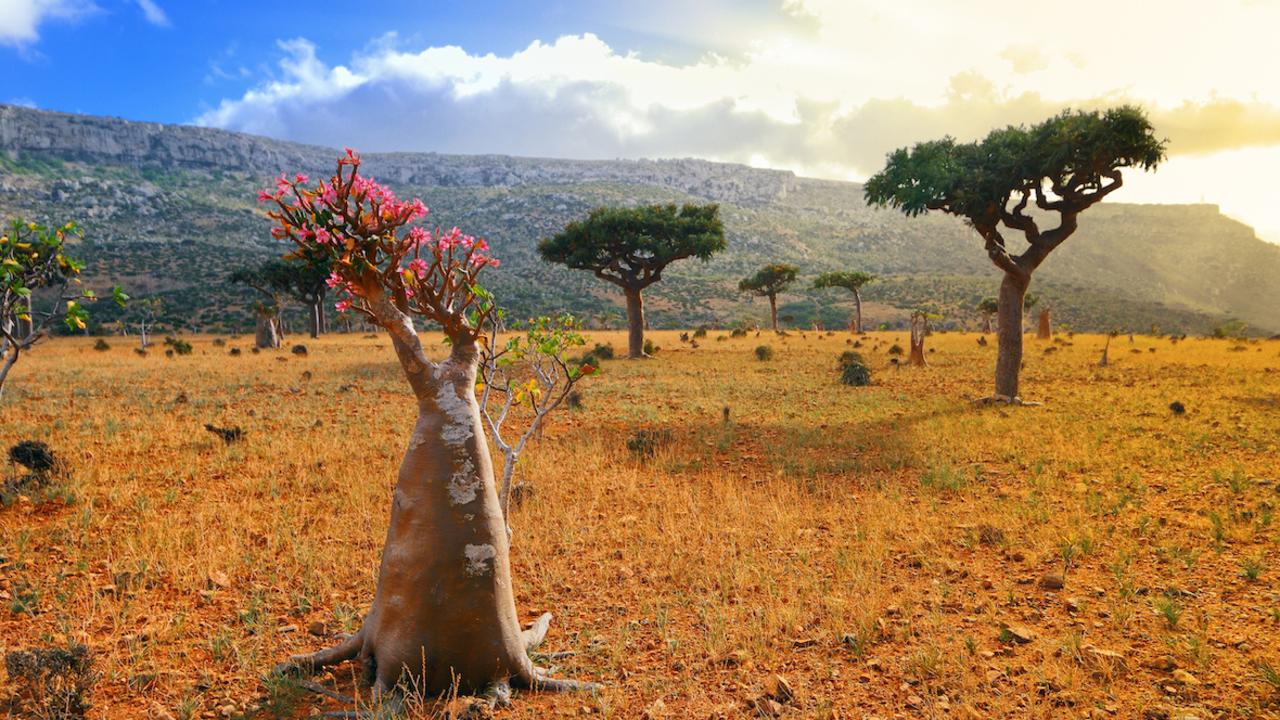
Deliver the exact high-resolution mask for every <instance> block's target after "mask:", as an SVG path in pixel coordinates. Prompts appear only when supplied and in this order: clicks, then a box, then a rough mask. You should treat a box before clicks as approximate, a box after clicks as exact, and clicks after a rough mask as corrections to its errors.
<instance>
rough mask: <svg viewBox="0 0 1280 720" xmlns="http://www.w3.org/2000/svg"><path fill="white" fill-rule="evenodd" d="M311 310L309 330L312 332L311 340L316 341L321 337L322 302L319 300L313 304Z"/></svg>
mask: <svg viewBox="0 0 1280 720" xmlns="http://www.w3.org/2000/svg"><path fill="white" fill-rule="evenodd" d="M310 310H311V322H310V323H309V325H310V328H309V329H310V330H311V339H312V340H315V339H316V338H319V337H320V301H319V300H317V301H315V302H313V303H311V306H310Z"/></svg>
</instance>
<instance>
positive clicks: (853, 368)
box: [840, 350, 871, 387]
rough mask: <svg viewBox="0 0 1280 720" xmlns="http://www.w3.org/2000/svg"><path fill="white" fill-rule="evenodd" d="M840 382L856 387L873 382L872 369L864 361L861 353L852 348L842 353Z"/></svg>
mask: <svg viewBox="0 0 1280 720" xmlns="http://www.w3.org/2000/svg"><path fill="white" fill-rule="evenodd" d="M840 382H841V383H843V384H845V385H852V386H854V387H865V386H867V385H870V384H871V369H870V368H868V367H867V366H866V364H865V363H864V362H863V361H862V356H861V355H859V354H858V353H856V352H853V351H852V350H846V351H844V352H842V353H840Z"/></svg>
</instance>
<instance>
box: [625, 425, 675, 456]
mask: <svg viewBox="0 0 1280 720" xmlns="http://www.w3.org/2000/svg"><path fill="white" fill-rule="evenodd" d="M672 437H673V435H672V433H671V431H670V430H667V429H666V428H663V429H661V430H650V429H648V428H643V429H640V430H637V431H635V432H634V433H632V434H631V437H629V438H627V449H628V450H630V451H631V454H632V455H635V456H636V457H642V458H647V457H653V455H654V454H655V453H657V452H658V448H660V447H662V446H663V445H666V444H667V443H669V442H671V439H672Z"/></svg>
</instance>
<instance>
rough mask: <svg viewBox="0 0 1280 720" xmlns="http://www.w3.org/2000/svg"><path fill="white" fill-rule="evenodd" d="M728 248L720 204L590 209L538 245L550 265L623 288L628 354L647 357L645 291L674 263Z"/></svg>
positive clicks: (709, 256) (706, 255)
mask: <svg viewBox="0 0 1280 720" xmlns="http://www.w3.org/2000/svg"><path fill="white" fill-rule="evenodd" d="M724 247H725V239H724V226H723V225H722V224H721V222H720V207H719V206H718V205H714V204H712V205H684V206H682V207H676V206H675V205H647V206H643V207H636V208H624V207H608V208H597V209H595V210H592V211H591V213H590V214H589V215H588V216H587V218H586V219H585V220H575V221H573V222H571V223H569V224H568V225H566V226H565V228H564V230H562V231H560V233H559V234H557V235H554V236H552V237H549V238H544V239H543V240H542V242H540V243H538V252H539V253H540V254H541V255H542V258H543V259H544V260H546V261H548V262H553V263H559V264H561V265H564V266H566V267H570V268H573V269H575V270H590V271H591V272H593V273H595V276H596V277H598V278H600V279H601V280H605V281H607V282H611V283H613V284H614V285H617V286H618V287H620V288H622V292H623V295H625V296H626V299H627V324H628V329H629V337H628V351H629V355H630V356H631V357H633V358H638V357H644V355H645V353H644V329H645V322H644V300H643V299H642V297H641V292H642V291H643V290H644V289H645V288H647V287H649V286H650V285H652V284H653V283H655V282H658V281H659V280H661V279H662V271H663V270H665V269H666V267H667V266H668V265H670V264H671V263H673V262H675V261H676V260H683V259H684V258H690V257H695V258H698V259H699V260H704V261H705V260H709V259H710V258H711V256H712V255H713V254H715V253H717V252H720V251H721V250H723V249H724Z"/></svg>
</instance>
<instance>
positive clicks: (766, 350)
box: [756, 345, 773, 362]
mask: <svg viewBox="0 0 1280 720" xmlns="http://www.w3.org/2000/svg"><path fill="white" fill-rule="evenodd" d="M756 359H757V360H760V361H762V362H766V361H769V360H772V359H773V348H771V347H769V346H768V345H757V346H756Z"/></svg>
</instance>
